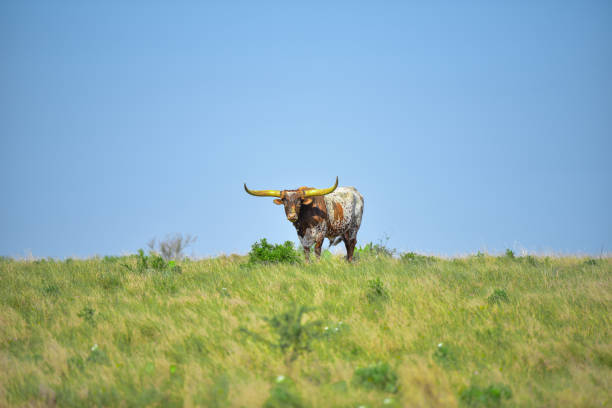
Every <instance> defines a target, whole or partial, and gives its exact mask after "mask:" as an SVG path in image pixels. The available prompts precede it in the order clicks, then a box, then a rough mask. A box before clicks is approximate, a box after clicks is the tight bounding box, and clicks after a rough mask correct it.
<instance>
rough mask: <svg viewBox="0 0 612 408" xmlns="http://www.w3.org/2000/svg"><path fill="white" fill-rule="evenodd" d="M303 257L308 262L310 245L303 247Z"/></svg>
mask: <svg viewBox="0 0 612 408" xmlns="http://www.w3.org/2000/svg"><path fill="white" fill-rule="evenodd" d="M304 258H306V262H310V247H304Z"/></svg>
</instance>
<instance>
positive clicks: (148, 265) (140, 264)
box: [121, 249, 181, 273]
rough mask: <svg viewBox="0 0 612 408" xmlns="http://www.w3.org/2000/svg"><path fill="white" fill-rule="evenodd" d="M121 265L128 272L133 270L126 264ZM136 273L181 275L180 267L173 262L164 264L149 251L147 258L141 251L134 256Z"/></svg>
mask: <svg viewBox="0 0 612 408" xmlns="http://www.w3.org/2000/svg"><path fill="white" fill-rule="evenodd" d="M121 265H122V266H124V267H125V268H127V269H129V270H130V271H132V270H134V269H133V268H132V267H131V266H130V265H128V264H126V263H122V264H121ZM136 271H138V272H140V273H145V272H147V271H155V272H164V271H166V272H177V273H181V267H180V266H179V265H177V264H176V261H174V260H172V261H168V262H166V261H165V260H164V258H163V257H162V256H160V255H159V254H157V253H156V252H153V251H151V252H149V255H148V256H147V255H145V252H144V250H143V249H139V250H138V254H137V255H136Z"/></svg>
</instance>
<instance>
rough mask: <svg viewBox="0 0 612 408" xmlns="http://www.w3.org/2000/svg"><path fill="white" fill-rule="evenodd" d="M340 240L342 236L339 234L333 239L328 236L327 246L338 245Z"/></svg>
mask: <svg viewBox="0 0 612 408" xmlns="http://www.w3.org/2000/svg"><path fill="white" fill-rule="evenodd" d="M340 241H342V237H341V236H340V237H336V238H334V239H333V240H332V239H331V238H330V239H329V246H328V248H330V247H333V246H334V245H338V244H339V243H340Z"/></svg>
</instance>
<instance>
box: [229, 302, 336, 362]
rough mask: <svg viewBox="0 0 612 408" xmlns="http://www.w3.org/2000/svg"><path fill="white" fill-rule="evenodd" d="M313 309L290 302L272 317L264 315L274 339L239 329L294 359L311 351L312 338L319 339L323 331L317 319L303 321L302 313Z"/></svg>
mask: <svg viewBox="0 0 612 408" xmlns="http://www.w3.org/2000/svg"><path fill="white" fill-rule="evenodd" d="M312 310H314V309H313V308H310V307H307V306H297V305H295V304H292V305H291V306H290V307H289V308H288V309H287V310H286V311H284V312H282V313H279V314H277V315H274V316H273V317H270V318H269V317H264V321H265V322H266V323H268V326H269V327H270V329H271V331H272V332H273V333H274V334H275V337H276V339H275V340H274V341H270V340H267V339H266V338H264V337H262V336H260V335H259V334H257V333H253V332H251V331H250V330H248V329H246V328H244V327H242V328H241V329H240V330H241V331H243V332H245V333H247V334H248V335H250V336H251V337H253V338H254V339H255V340H259V341H262V342H264V343H266V344H268V345H269V346H270V347H272V348H279V349H280V350H281V351H282V352H283V353H284V354H285V355H287V357H289V360H290V361H292V360H295V359H296V358H297V357H298V355H299V354H300V353H302V352H306V351H311V343H312V342H313V340H316V339H320V338H321V337H323V335H324V333H323V330H322V328H321V327H322V325H323V324H322V322H321V321H319V320H316V321H313V322H309V323H303V322H302V318H303V317H304V314H306V313H308V312H310V311H312Z"/></svg>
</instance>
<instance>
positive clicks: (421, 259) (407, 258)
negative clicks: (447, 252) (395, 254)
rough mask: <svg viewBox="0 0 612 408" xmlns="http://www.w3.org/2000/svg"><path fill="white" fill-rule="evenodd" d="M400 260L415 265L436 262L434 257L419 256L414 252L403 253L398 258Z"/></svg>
mask: <svg viewBox="0 0 612 408" xmlns="http://www.w3.org/2000/svg"><path fill="white" fill-rule="evenodd" d="M400 260H401V261H402V262H410V263H415V264H422V263H427V262H435V261H436V257H434V256H425V255H419V254H417V253H416V252H404V253H403V254H402V255H401V256H400Z"/></svg>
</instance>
